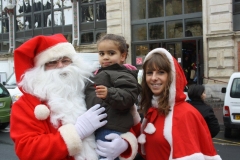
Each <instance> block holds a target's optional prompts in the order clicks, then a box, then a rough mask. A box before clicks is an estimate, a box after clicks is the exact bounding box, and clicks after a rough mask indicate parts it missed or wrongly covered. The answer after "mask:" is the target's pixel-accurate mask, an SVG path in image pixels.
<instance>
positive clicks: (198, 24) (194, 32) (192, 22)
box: [185, 18, 203, 37]
mask: <svg viewBox="0 0 240 160" xmlns="http://www.w3.org/2000/svg"><path fill="white" fill-rule="evenodd" d="M202 35H203V31H202V19H201V18H199V19H186V20H185V37H193V36H202Z"/></svg>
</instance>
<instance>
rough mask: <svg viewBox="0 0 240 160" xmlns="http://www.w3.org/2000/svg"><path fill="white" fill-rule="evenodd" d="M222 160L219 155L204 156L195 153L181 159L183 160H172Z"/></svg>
mask: <svg viewBox="0 0 240 160" xmlns="http://www.w3.org/2000/svg"><path fill="white" fill-rule="evenodd" d="M193 159H194V160H222V158H221V157H220V156H219V155H215V156H206V155H203V154H202V153H195V154H192V155H189V156H185V157H181V158H176V159H172V160H193Z"/></svg>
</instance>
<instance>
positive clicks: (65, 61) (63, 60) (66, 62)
mask: <svg viewBox="0 0 240 160" xmlns="http://www.w3.org/2000/svg"><path fill="white" fill-rule="evenodd" d="M60 62H61V65H60ZM71 63H72V60H71V59H70V58H68V57H62V58H59V59H58V60H53V61H49V62H47V63H45V69H53V68H57V66H59V67H65V66H67V65H69V64H71Z"/></svg>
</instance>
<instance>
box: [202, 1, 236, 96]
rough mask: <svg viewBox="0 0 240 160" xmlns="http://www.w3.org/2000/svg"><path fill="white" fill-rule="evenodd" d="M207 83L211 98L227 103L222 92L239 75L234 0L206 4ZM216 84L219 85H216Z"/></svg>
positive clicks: (204, 22)
mask: <svg viewBox="0 0 240 160" xmlns="http://www.w3.org/2000/svg"><path fill="white" fill-rule="evenodd" d="M203 35H204V36H203V37H204V38H203V41H204V76H205V77H208V78H209V79H205V80H204V84H205V86H206V90H207V95H208V96H212V97H219V98H221V99H224V94H222V93H221V88H222V87H225V86H226V85H227V82H228V80H229V78H230V76H231V74H232V73H233V72H236V71H238V69H237V64H236V61H235V60H236V59H237V58H238V56H237V52H236V50H235V48H236V44H235V41H236V36H235V32H233V26H232V0H217V1H216V0H203ZM214 80H216V81H214Z"/></svg>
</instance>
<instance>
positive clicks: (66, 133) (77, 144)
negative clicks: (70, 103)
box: [58, 124, 82, 156]
mask: <svg viewBox="0 0 240 160" xmlns="http://www.w3.org/2000/svg"><path fill="white" fill-rule="evenodd" d="M58 131H59V132H60V134H61V136H62V138H63V140H64V142H65V143H66V145H67V149H68V152H69V155H70V156H74V155H76V154H78V153H80V152H81V151H82V140H81V139H80V137H79V135H78V133H77V131H76V129H75V127H74V125H73V124H66V125H63V126H61V127H60V128H59V129H58Z"/></svg>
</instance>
